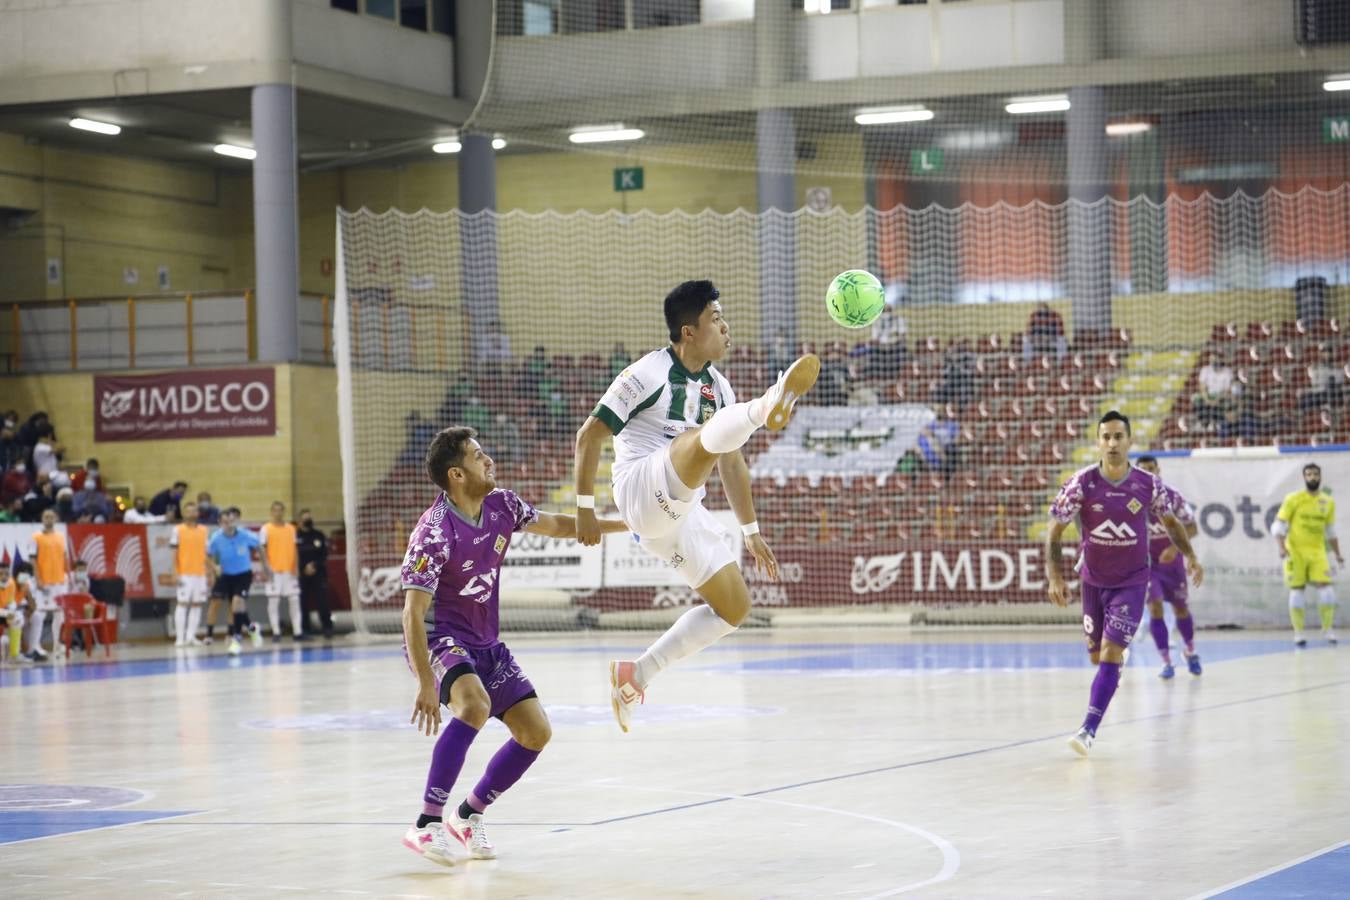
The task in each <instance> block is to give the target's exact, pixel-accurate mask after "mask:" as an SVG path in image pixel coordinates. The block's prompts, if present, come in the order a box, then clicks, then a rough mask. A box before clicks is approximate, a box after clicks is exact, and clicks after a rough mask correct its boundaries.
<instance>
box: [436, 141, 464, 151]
mask: <svg viewBox="0 0 1350 900" xmlns="http://www.w3.org/2000/svg"><path fill="white" fill-rule="evenodd" d="M463 146H464V145H463V144H461V143H460V142H459V141H438V142H436V143H434V144H432V145H431V152H432V153H458V152H459V151H460V150H461V149H463Z"/></svg>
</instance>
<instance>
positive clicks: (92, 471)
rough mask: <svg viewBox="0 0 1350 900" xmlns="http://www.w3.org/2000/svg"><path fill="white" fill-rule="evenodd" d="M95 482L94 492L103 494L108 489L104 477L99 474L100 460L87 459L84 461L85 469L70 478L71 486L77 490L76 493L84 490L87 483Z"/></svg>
mask: <svg viewBox="0 0 1350 900" xmlns="http://www.w3.org/2000/svg"><path fill="white" fill-rule="evenodd" d="M91 481H92V482H93V485H94V490H96V491H98V492H99V493H102V492H103V491H106V490H107V488H106V487H105V486H104V484H103V476H102V475H100V474H99V470H98V460H96V459H87V460H85V461H84V468H83V469H81V470H80V471H78V472H76V473H75V474H74V475H72V476H71V478H70V486H71V487H72V488H74V489H75V493H77V494H78V493H79V492H80V491H82V490H84V486H85V484H86V483H89V482H91Z"/></svg>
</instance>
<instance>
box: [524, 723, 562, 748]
mask: <svg viewBox="0 0 1350 900" xmlns="http://www.w3.org/2000/svg"><path fill="white" fill-rule="evenodd" d="M552 737H553V726H552V725H550V724H549V723H548V719H542V718H541V719H540V721H538V722H531V723H530V724H529V725H528V726H526V727H525V728H524V729H522V730H521V733H520V734H519V735H518V736H517V737H516V743H518V744H520V746H522V747H524V748H525V749H526V750H534V751H539V750H543V749H544V748H545V747H546V746H548V742H549V740H550V739H551V738H552Z"/></svg>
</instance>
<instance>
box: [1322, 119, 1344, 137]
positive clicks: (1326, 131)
mask: <svg viewBox="0 0 1350 900" xmlns="http://www.w3.org/2000/svg"><path fill="white" fill-rule="evenodd" d="M1322 140H1323V141H1324V142H1325V143H1328V144H1350V116H1327V117H1326V118H1325V119H1323V120H1322Z"/></svg>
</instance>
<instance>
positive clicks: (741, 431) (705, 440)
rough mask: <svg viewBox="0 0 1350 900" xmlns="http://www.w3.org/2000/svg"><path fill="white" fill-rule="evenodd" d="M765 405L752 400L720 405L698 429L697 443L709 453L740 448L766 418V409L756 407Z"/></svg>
mask: <svg viewBox="0 0 1350 900" xmlns="http://www.w3.org/2000/svg"><path fill="white" fill-rule="evenodd" d="M765 405H766V404H762V403H759V402H757V401H755V400H752V401H750V402H749V403H733V404H731V405H730V406H724V407H722V408H721V409H719V410H718V411H717V412H715V413H713V417H712V418H711V419H709V420H708V421H706V422H704V423H703V427H702V428H700V429H699V431H698V441H699V443H700V444H702V445H703V449H704V450H707V451H708V452H709V453H730V452H731V451H733V450H739V449H741V448H742V447H744V446H745V442H746V441H748V440H750V435H752V434H754V433H755V432H756V431H757V430H759V429H760V428H761V427H762V426H763V425H764V420H765V419H766V418H768V411H767V410H764V411H759V410H758V409H757V407H760V406H765Z"/></svg>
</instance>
